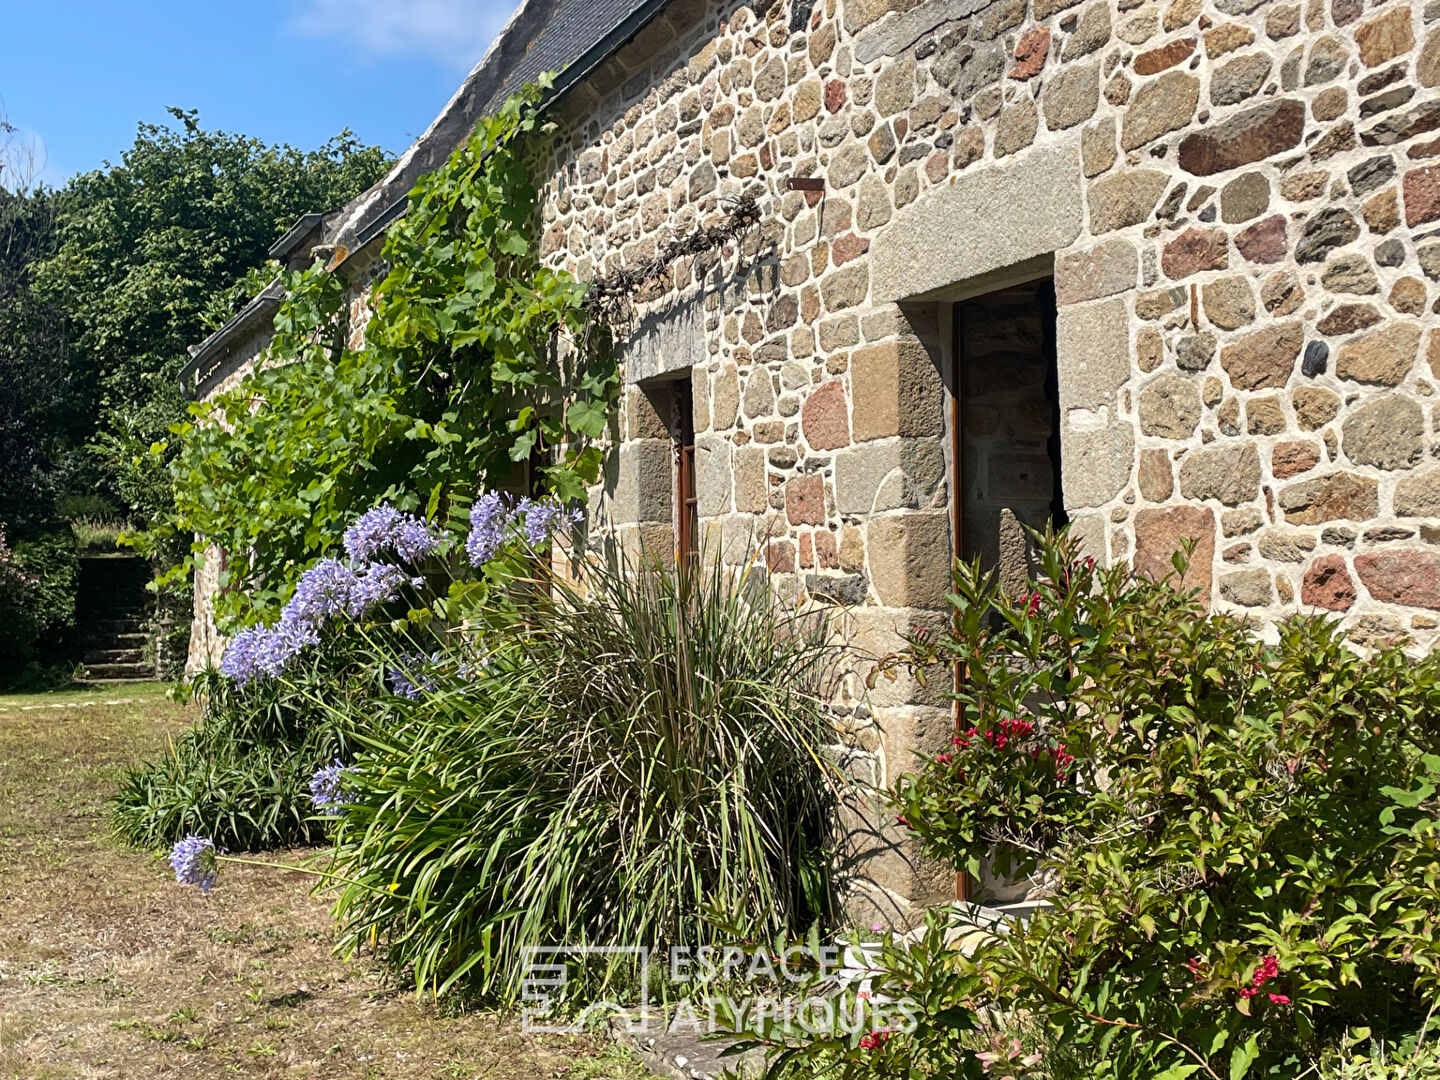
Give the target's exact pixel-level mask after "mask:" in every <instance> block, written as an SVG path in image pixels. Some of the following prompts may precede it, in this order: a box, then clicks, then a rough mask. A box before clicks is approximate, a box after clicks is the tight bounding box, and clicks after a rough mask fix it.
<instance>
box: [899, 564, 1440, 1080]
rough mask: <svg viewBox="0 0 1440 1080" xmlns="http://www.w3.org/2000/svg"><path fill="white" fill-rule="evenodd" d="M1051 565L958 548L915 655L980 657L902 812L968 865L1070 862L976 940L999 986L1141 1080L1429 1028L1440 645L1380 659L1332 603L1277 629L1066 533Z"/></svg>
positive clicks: (1296, 1066)
mask: <svg viewBox="0 0 1440 1080" xmlns="http://www.w3.org/2000/svg"><path fill="white" fill-rule="evenodd" d="M1183 565H1184V564H1183V559H1177V571H1179V570H1180V569H1181V568H1182V567H1183ZM1040 566H1041V571H1042V572H1041V575H1040V577H1039V580H1037V581H1035V582H1033V583H1031V585H1030V588H1029V592H1028V594H1027V595H1026V596H1024V597H1022V598H1018V599H1016V598H1011V597H1008V596H1006V595H1004V594H1003V593H1002V592H1001V591H1000V589H999V588H998V586H997V584H996V582H995V580H994V578H993V576H991V575H986V574H982V573H981V572H980V571H979V569H978V567H977V566H962V567H960V568H959V569H958V570H957V572H956V574H955V579H954V589H955V591H954V596H953V598H952V603H953V604H954V609H955V622H954V630H953V632H950V633H946V634H942V635H940V636H939V637H938V639H935V640H924V641H916V642H915V643H914V648H912V650H911V651H910V652H909V653H908V654H907V655H906V656H905V657H903V658H902V659H903V662H906V663H913V664H917V665H921V668H922V669H923V666H924V665H926V664H933V663H935V662H937V661H944V662H946V663H951V662H954V663H958V664H961V665H963V680H962V689H961V690H960V691H959V693H958V697H959V700H960V703H961V706H962V712H963V720H962V722H961V728H960V731H959V733H958V734H957V735H956V737H955V742H954V745H952V746H951V747H948V748H946V750H945V751H944V752H941V753H938V754H935V755H934V756H933V758H931V759H930V760H927V761H926V762H925V763H924V764H923V767H922V768H921V769H920V770H919V772H918V775H915V776H912V777H908V778H906V779H904V780H902V781H901V783H900V784H899V785H898V786H897V789H896V791H895V792H894V796H895V800H896V803H897V806H898V809H899V811H900V814H901V815H902V817H903V819H904V821H905V822H907V823H908V824H909V826H910V827H911V828H912V829H914V830H915V833H916V835H917V836H918V838H919V839H920V841H921V842H922V844H923V846H924V847H925V848H926V849H927V850H928V851H929V852H930V853H932V854H934V855H938V856H942V857H944V858H947V859H949V860H950V861H952V862H953V863H954V864H955V865H957V866H959V867H964V868H967V869H969V870H970V871H971V872H976V871H978V870H980V868H981V867H982V865H984V864H985V863H987V862H988V861H990V860H991V859H993V862H994V865H995V866H996V867H997V868H998V869H999V871H1000V872H1001V873H1010V874H1024V873H1030V872H1034V871H1040V872H1041V877H1042V879H1045V880H1049V881H1050V883H1051V885H1050V891H1051V901H1052V903H1053V905H1054V906H1053V908H1052V909H1051V910H1045V911H1040V912H1037V913H1036V914H1035V916H1034V917H1033V919H1032V920H1031V921H1030V922H1029V924H1028V925H1027V926H1024V927H1020V926H1016V927H1015V928H1014V929H1013V930H1012V932H1010V933H1008V934H1003V935H998V936H997V937H996V938H995V939H994V940H993V941H992V942H991V943H990V944H988V945H987V946H986V947H984V948H983V949H982V950H981V951H980V952H979V953H978V954H977V957H976V960H977V963H978V964H979V968H980V970H981V971H982V972H983V973H984V974H985V975H986V977H987V978H988V979H989V980H991V982H992V989H991V993H990V995H989V996H990V998H991V1000H992V1001H993V1002H994V1005H995V1007H996V1008H999V1009H1000V1010H1002V1011H1012V1010H1013V1011H1019V1012H1024V1013H1026V1014H1029V1015H1032V1016H1035V1017H1037V1018H1038V1019H1040V1020H1041V1021H1042V1022H1043V1024H1044V1025H1045V1027H1046V1029H1047V1031H1048V1034H1049V1036H1050V1037H1051V1039H1052V1040H1053V1041H1054V1042H1055V1043H1056V1044H1057V1045H1062V1046H1065V1047H1066V1048H1067V1049H1068V1050H1069V1051H1071V1052H1073V1053H1075V1054H1076V1055H1077V1056H1078V1057H1080V1058H1082V1059H1083V1060H1085V1061H1086V1062H1087V1064H1086V1066H1085V1069H1084V1071H1082V1072H1081V1073H1080V1075H1085V1076H1093V1077H1109V1078H1127V1080H1128V1078H1136V1080H1139V1078H1142V1077H1143V1078H1151V1077H1159V1076H1164V1077H1182V1076H1188V1075H1195V1074H1198V1075H1204V1076H1211V1077H1213V1076H1219V1075H1228V1076H1230V1077H1232V1078H1236V1080H1238V1078H1239V1077H1241V1076H1261V1075H1263V1076H1275V1077H1291V1076H1296V1075H1300V1074H1301V1073H1302V1072H1303V1071H1304V1070H1305V1069H1307V1068H1309V1067H1311V1066H1312V1065H1314V1064H1315V1063H1316V1062H1318V1061H1320V1060H1321V1059H1323V1058H1325V1057H1327V1056H1328V1055H1330V1054H1332V1053H1333V1052H1334V1051H1335V1049H1336V1048H1337V1047H1339V1046H1340V1045H1341V1044H1342V1042H1343V1040H1344V1039H1345V1038H1346V1037H1347V1036H1346V1033H1347V1030H1349V1029H1351V1028H1355V1027H1362V1026H1363V1027H1364V1028H1366V1029H1368V1033H1369V1037H1370V1038H1373V1039H1374V1040H1377V1041H1378V1040H1383V1041H1385V1042H1388V1043H1392V1044H1393V1043H1396V1042H1399V1041H1402V1040H1404V1039H1405V1038H1407V1037H1412V1038H1413V1036H1414V1034H1415V1033H1416V1032H1417V1031H1419V1030H1420V1029H1421V1027H1422V1025H1423V1023H1424V1022H1425V1018H1426V1015H1427V1012H1428V1010H1429V1009H1430V1007H1431V1003H1432V1002H1433V1001H1434V999H1435V995H1436V993H1437V991H1440V980H1437V962H1440V946H1437V944H1436V929H1437V928H1440V836H1437V832H1440V828H1437V826H1440V823H1437V816H1440V814H1437V812H1440V799H1437V798H1436V791H1437V788H1440V756H1436V751H1437V749H1440V747H1437V723H1440V679H1437V675H1440V660H1437V659H1436V658H1435V657H1433V656H1432V657H1427V658H1425V659H1421V660H1417V659H1414V658H1412V657H1410V656H1407V655H1406V654H1405V653H1404V652H1402V651H1400V650H1398V649H1385V650H1378V651H1373V652H1370V653H1369V654H1367V655H1364V656H1361V655H1359V654H1357V653H1356V652H1354V651H1352V650H1351V649H1350V648H1348V647H1347V646H1346V644H1345V643H1344V641H1343V639H1342V637H1341V635H1340V634H1339V633H1338V632H1337V630H1336V628H1335V627H1334V626H1333V625H1332V624H1330V623H1328V622H1326V621H1324V620H1322V619H1316V618H1294V619H1291V620H1289V621H1287V622H1286V623H1284V624H1283V625H1281V626H1280V628H1279V632H1278V640H1277V641H1276V642H1274V643H1273V644H1266V643H1265V642H1263V641H1262V640H1261V639H1260V638H1259V637H1258V636H1256V635H1254V634H1252V633H1251V632H1250V631H1249V630H1248V629H1247V628H1246V626H1245V625H1244V624H1243V623H1242V622H1241V621H1240V620H1238V619H1236V618H1234V617H1231V616H1227V615H1211V614H1207V613H1206V611H1205V609H1204V607H1203V606H1202V605H1201V604H1200V603H1199V601H1198V600H1197V599H1196V598H1195V597H1194V596H1192V595H1183V594H1181V593H1179V592H1177V591H1175V590H1174V589H1172V588H1170V587H1169V586H1168V585H1166V584H1156V583H1153V582H1150V581H1144V580H1137V579H1135V578H1133V577H1131V576H1130V574H1129V573H1128V571H1127V569H1126V568H1124V567H1121V568H1117V569H1113V570H1110V571H1100V570H1097V569H1096V568H1095V567H1094V565H1093V562H1079V561H1077V560H1075V559H1074V558H1073V553H1072V551H1071V548H1070V545H1069V544H1068V542H1066V541H1063V540H1062V541H1053V540H1052V541H1048V542H1046V543H1045V544H1044V545H1043V548H1042V552H1041V557H1040ZM1359 1052H1360V1053H1364V1052H1365V1048H1364V1046H1363V1045H1362V1046H1361V1048H1360V1051H1359Z"/></svg>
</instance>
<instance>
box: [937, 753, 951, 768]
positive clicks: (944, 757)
mask: <svg viewBox="0 0 1440 1080" xmlns="http://www.w3.org/2000/svg"><path fill="white" fill-rule="evenodd" d="M954 760H955V759H954V758H953V757H951V756H950V755H949V754H936V755H935V764H936V765H949V764H950V762H952V761H954Z"/></svg>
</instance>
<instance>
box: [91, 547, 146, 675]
mask: <svg viewBox="0 0 1440 1080" xmlns="http://www.w3.org/2000/svg"><path fill="white" fill-rule="evenodd" d="M149 581H150V566H149V564H148V563H146V561H145V560H144V559H140V558H137V557H135V556H133V555H119V554H116V555H108V554H107V555H87V556H82V557H81V559H80V595H79V599H78V603H77V609H78V610H77V616H78V619H79V624H80V628H81V631H82V633H83V634H84V639H85V653H84V657H83V659H84V662H85V679H86V681H87V682H97V683H113V682H136V681H139V680H143V679H154V678H155V664H154V662H153V661H150V662H147V661H146V659H145V652H146V644H147V641H148V635H147V633H146V622H147V620H148V619H149V616H150V611H151V608H152V606H153V603H154V602H153V600H152V598H151V596H150V594H149V593H147V592H146V591H145V586H146V584H147V583H148V582H149Z"/></svg>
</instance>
